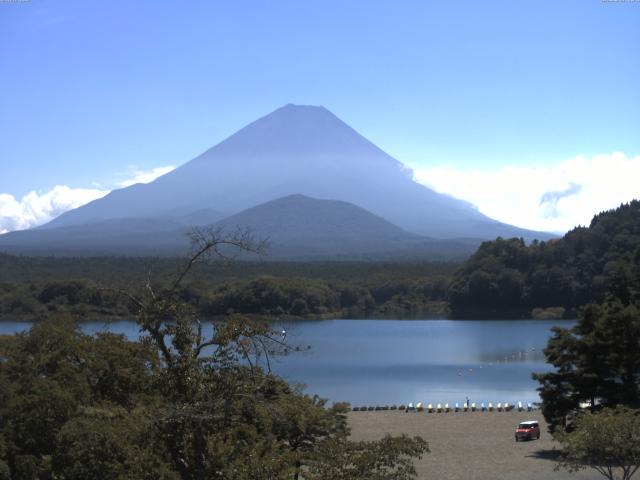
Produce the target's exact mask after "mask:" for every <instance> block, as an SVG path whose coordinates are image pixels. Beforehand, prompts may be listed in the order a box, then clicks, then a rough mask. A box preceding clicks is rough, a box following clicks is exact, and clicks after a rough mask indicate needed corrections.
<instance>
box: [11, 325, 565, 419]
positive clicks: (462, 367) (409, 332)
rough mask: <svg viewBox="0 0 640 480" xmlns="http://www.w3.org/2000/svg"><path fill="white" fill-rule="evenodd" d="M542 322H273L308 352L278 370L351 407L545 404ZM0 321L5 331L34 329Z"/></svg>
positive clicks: (124, 329) (130, 329)
mask: <svg viewBox="0 0 640 480" xmlns="http://www.w3.org/2000/svg"><path fill="white" fill-rule="evenodd" d="M574 323H575V322H574V321H562V320H553V321H542V320H501V321H487V320H482V321H466V320H303V321H300V320H297V321H291V322H274V328H276V329H278V330H280V329H282V328H284V329H286V331H287V336H286V340H287V343H289V344H291V345H301V346H304V347H305V348H306V346H307V345H310V346H311V349H310V350H308V351H307V350H305V351H302V352H298V353H293V354H291V355H287V356H284V357H277V358H276V359H274V360H273V361H272V369H273V370H274V371H275V372H276V373H278V374H279V375H281V376H283V377H284V378H286V379H287V380H289V381H292V382H299V383H304V384H305V385H307V391H308V392H309V393H317V394H319V395H320V396H322V397H325V398H329V399H330V400H331V401H348V402H350V403H351V404H353V405H357V406H360V405H384V404H388V405H391V404H400V403H408V402H413V403H416V402H423V403H449V404H455V403H456V402H458V403H460V405H462V404H463V403H464V402H465V399H466V398H467V397H469V399H470V401H471V402H475V403H477V404H480V403H481V402H484V403H485V404H486V403H489V402H493V403H494V404H495V403H498V402H502V403H504V402H509V403H512V404H513V403H517V402H518V401H521V402H523V403H526V402H537V401H539V397H538V393H537V392H536V388H537V386H538V384H537V382H535V381H534V380H532V378H531V374H532V373H533V372H544V371H548V370H549V369H550V366H549V365H547V364H546V363H545V359H544V355H543V353H542V349H543V348H544V347H545V346H546V343H547V340H548V338H549V336H550V335H551V331H550V329H551V327H552V326H554V325H559V326H563V327H570V326H571V325H573V324H574ZM30 325H31V324H29V323H27V322H0V334H1V333H13V332H16V331H21V330H26V329H28V328H30ZM82 329H83V331H85V332H86V333H95V332H98V331H111V332H114V333H123V334H125V335H126V336H127V337H129V338H132V339H135V338H137V337H138V336H139V331H138V327H137V326H136V324H135V323H133V322H127V321H122V322H114V323H103V322H87V323H83V324H82Z"/></svg>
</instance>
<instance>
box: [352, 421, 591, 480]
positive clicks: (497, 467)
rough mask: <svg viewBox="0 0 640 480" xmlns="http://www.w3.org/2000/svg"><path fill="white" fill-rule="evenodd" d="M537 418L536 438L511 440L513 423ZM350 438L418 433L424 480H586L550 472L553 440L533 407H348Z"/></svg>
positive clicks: (585, 475) (584, 475)
mask: <svg viewBox="0 0 640 480" xmlns="http://www.w3.org/2000/svg"><path fill="white" fill-rule="evenodd" d="M525 420H538V421H539V422H540V428H541V432H542V433H541V436H540V440H531V441H524V442H516V441H515V440H514V431H515V428H516V425H517V424H518V423H519V422H521V421H525ZM349 424H350V426H351V436H352V439H354V440H374V439H378V438H380V437H382V436H383V435H384V434H385V433H390V434H392V435H399V434H401V433H406V434H408V435H420V436H422V438H424V439H425V440H427V441H428V442H429V449H430V450H431V452H430V453H428V454H426V455H425V456H424V457H423V458H422V459H421V460H418V461H417V462H416V469H417V471H418V478H420V479H430V480H512V479H517V480H529V479H531V480H546V479H559V480H562V479H567V480H569V479H572V480H592V479H594V480H595V479H601V478H602V477H601V476H600V475H599V474H598V473H597V472H595V471H593V470H583V471H581V472H578V473H568V472H566V471H560V472H555V471H554V470H553V468H554V466H555V461H554V459H555V458H556V456H557V454H558V448H559V447H558V444H557V443H556V442H554V441H553V440H552V439H551V436H550V435H549V433H548V432H547V427H546V423H545V421H544V418H543V417H542V415H541V414H540V412H538V411H534V412H517V411H511V412H473V413H461V412H459V413H439V414H438V413H424V412H409V413H405V412H404V411H378V412H351V413H350V414H349Z"/></svg>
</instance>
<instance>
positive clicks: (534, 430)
mask: <svg viewBox="0 0 640 480" xmlns="http://www.w3.org/2000/svg"><path fill="white" fill-rule="evenodd" d="M534 438H540V425H538V421H537V420H529V421H527V422H520V424H519V425H518V427H517V428H516V442H519V441H520V440H533V439H534Z"/></svg>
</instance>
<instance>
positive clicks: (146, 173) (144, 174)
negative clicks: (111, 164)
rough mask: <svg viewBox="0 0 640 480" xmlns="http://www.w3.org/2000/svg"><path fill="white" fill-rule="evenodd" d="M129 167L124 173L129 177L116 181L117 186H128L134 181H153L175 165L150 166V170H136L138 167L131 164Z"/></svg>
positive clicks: (134, 182)
mask: <svg viewBox="0 0 640 480" xmlns="http://www.w3.org/2000/svg"><path fill="white" fill-rule="evenodd" d="M129 168H130V171H129V172H127V173H126V174H125V175H127V176H129V177H130V178H127V179H126V180H122V181H120V182H118V183H117V184H116V185H117V186H118V187H119V188H124V187H129V186H131V185H134V184H136V183H149V182H153V181H154V180H155V179H156V178H158V177H161V176H162V175H164V174H165V173H169V172H170V171H171V170H173V169H175V168H176V167H173V166H171V165H169V166H167V167H156V168H152V169H151V170H138V168H137V167H136V166H135V165H131V166H130V167H129Z"/></svg>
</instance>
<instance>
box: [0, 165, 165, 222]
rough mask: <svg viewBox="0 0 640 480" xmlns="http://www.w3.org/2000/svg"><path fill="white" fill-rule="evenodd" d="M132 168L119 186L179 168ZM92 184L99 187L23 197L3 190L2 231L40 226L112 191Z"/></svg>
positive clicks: (61, 187)
mask: <svg viewBox="0 0 640 480" xmlns="http://www.w3.org/2000/svg"><path fill="white" fill-rule="evenodd" d="M130 168H131V171H130V172H128V173H127V177H128V178H126V179H125V180H122V181H120V182H117V183H116V186H117V187H118V188H123V187H128V186H129V185H133V184H135V183H149V182H152V181H153V180H155V179H156V178H158V177H159V176H161V175H164V174H165V173H168V172H170V171H171V170H173V169H174V168H175V167H172V166H167V167H157V168H153V169H151V170H147V171H145V170H139V169H137V168H136V167H135V166H132V167H130ZM92 185H93V186H94V187H96V188H71V187H68V186H66V185H57V186H55V187H54V188H52V189H51V190H50V191H48V192H46V193H39V192H35V191H32V192H29V193H28V194H26V195H25V196H24V197H22V199H21V200H17V199H16V198H15V197H14V196H13V195H9V194H7V193H0V234H2V233H7V232H11V231H13V230H24V229H27V228H32V227H37V226H38V225H42V224H44V223H47V222H48V221H50V220H53V219H54V218H56V217H57V216H58V215H61V214H63V213H64V212H66V211H68V210H72V209H74V208H78V207H80V206H82V205H84V204H86V203H89V202H91V201H92V200H96V199H98V198H102V197H104V196H105V195H106V194H108V193H109V192H110V190H109V189H106V188H104V187H103V186H102V185H101V184H100V183H96V182H92Z"/></svg>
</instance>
